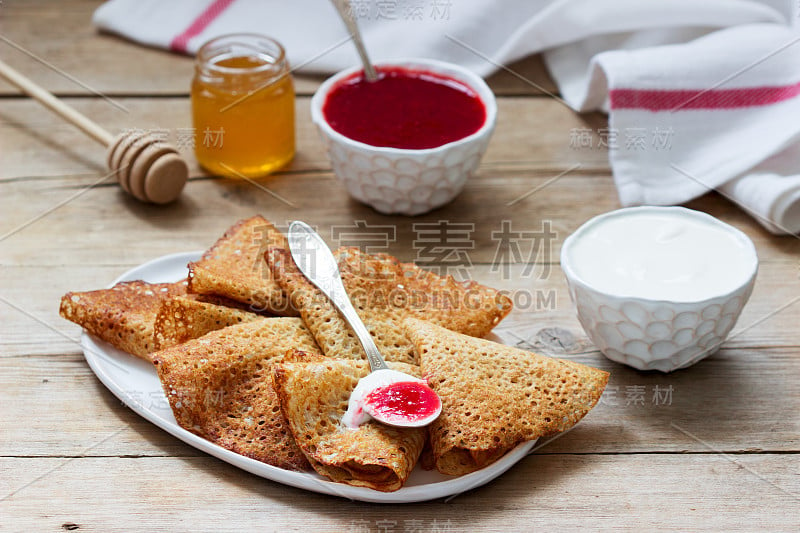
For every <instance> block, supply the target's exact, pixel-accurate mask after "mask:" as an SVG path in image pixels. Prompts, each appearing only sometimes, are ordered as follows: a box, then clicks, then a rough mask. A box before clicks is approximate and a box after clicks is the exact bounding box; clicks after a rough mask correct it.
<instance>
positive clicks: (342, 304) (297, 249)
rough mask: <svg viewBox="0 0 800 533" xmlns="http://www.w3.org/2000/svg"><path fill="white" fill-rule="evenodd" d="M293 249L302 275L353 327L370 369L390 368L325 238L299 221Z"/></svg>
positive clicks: (292, 234) (295, 225)
mask: <svg viewBox="0 0 800 533" xmlns="http://www.w3.org/2000/svg"><path fill="white" fill-rule="evenodd" d="M289 250H290V251H291V253H292V259H294V262H295V264H297V268H299V269H300V272H302V273H303V275H305V277H306V278H308V281H310V282H311V283H313V284H314V286H315V287H317V288H318V289H319V290H321V291H322V292H323V293H324V294H325V296H327V297H328V298H329V299H330V301H331V302H332V303H333V305H334V306H335V307H336V308H337V309H338V310H339V311H340V312H341V313H342V316H344V319H345V320H346V321H347V322H348V323H349V324H350V327H351V328H352V329H353V332H354V333H355V334H356V337H358V340H359V342H360V343H361V346H362V347H363V348H364V352H365V353H366V354H367V360H368V361H369V366H370V369H371V370H372V371H373V372H375V371H376V370H381V369H385V368H389V367H388V366H387V365H386V361H384V360H383V357H382V356H381V352H380V351H379V350H378V347H377V346H376V345H375V341H374V340H372V335H370V334H369V331H368V330H367V327H366V326H365V325H364V323H363V322H362V321H361V318H360V317H359V316H358V313H356V310H355V308H354V307H353V304H352V303H351V302H350V297H349V296H347V292H346V291H345V289H344V285H343V284H342V277H341V275H340V274H339V265H337V264H336V258H335V257H333V254H332V253H331V250H330V248H328V245H327V244H325V241H323V240H322V237H320V236H319V234H318V233H317V232H316V231H314V229H313V228H312V227H311V226H309V225H308V224H306V223H305V222H301V221H299V220H295V221H294V222H292V223H291V224H290V225H289Z"/></svg>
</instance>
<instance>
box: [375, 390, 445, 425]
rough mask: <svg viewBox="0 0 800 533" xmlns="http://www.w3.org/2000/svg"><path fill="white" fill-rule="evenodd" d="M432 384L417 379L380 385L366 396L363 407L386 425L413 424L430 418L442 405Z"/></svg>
mask: <svg viewBox="0 0 800 533" xmlns="http://www.w3.org/2000/svg"><path fill="white" fill-rule="evenodd" d="M441 405H442V404H441V401H440V400H439V397H438V396H437V395H436V393H435V392H433V390H431V388H430V387H428V386H427V385H425V384H424V383H420V382H418V381H399V382H397V383H392V384H390V385H386V386H385V387H380V388H377V389H375V390H373V391H372V392H370V393H369V394H368V395H367V396H366V398H364V409H365V410H366V411H367V412H368V413H369V414H370V415H372V416H373V417H375V418H377V419H378V420H381V421H383V422H385V423H387V424H392V423H398V422H401V423H402V424H403V425H408V424H413V423H415V422H420V421H423V420H425V419H427V418H430V417H431V416H432V415H434V414H435V413H437V412H438V411H439V409H440V408H441Z"/></svg>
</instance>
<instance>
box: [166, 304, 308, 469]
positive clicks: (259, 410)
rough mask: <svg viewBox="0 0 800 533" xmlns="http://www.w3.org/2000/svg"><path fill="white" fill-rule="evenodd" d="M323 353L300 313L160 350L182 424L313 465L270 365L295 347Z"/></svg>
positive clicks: (263, 456)
mask: <svg viewBox="0 0 800 533" xmlns="http://www.w3.org/2000/svg"><path fill="white" fill-rule="evenodd" d="M295 348H297V349H301V350H305V351H308V352H310V353H317V354H318V353H319V349H318V348H317V345H316V343H315V342H314V338H313V337H312V336H311V333H310V332H309V331H308V329H306V327H305V326H304V325H303V323H302V321H301V320H300V319H299V318H288V317H287V318H260V319H258V320H256V321H253V322H247V323H244V324H238V325H235V326H229V327H227V328H223V329H220V330H217V331H213V332H211V333H209V334H207V335H204V336H203V337H200V338H198V339H194V340H191V341H188V342H186V343H184V344H179V345H177V346H173V347H172V348H168V349H166V350H162V351H160V352H156V353H155V354H153V362H154V364H155V365H156V369H157V370H158V377H159V379H160V380H161V384H162V387H163V389H164V394H165V395H166V396H167V398H168V400H169V403H170V406H171V407H172V412H173V414H174V415H175V420H177V422H178V424H179V425H180V426H181V427H183V428H185V429H187V430H189V431H191V432H193V433H195V434H197V435H200V436H201V437H203V438H205V439H208V440H210V441H211V442H214V443H216V444H218V445H220V446H222V447H223V448H227V449H229V450H231V451H233V452H236V453H238V454H241V455H245V456H247V457H251V458H253V459H256V460H258V461H262V462H264V463H267V464H270V465H273V466H277V467H279V468H284V469H288V470H307V469H308V468H309V465H308V462H307V461H306V459H305V456H304V455H303V453H302V452H301V451H300V448H298V447H297V445H296V444H295V442H294V439H293V437H292V435H291V433H290V431H289V428H288V426H287V424H286V419H285V418H284V417H283V414H282V413H281V409H280V404H279V402H278V397H277V395H276V394H275V390H274V389H273V386H272V365H273V364H274V363H276V362H279V361H281V360H282V359H283V357H284V355H285V354H286V353H287V352H288V351H290V350H293V349H295Z"/></svg>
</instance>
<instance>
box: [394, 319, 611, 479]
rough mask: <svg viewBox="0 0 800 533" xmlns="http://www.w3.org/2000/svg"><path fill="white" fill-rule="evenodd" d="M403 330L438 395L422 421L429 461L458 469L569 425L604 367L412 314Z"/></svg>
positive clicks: (584, 407)
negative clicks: (429, 419) (437, 405)
mask: <svg viewBox="0 0 800 533" xmlns="http://www.w3.org/2000/svg"><path fill="white" fill-rule="evenodd" d="M405 331H406V334H407V335H408V338H409V339H411V341H412V342H413V343H414V346H415V349H416V350H417V353H418V354H419V356H420V362H421V368H422V373H423V375H424V376H425V377H426V378H427V379H428V382H429V383H430V386H431V388H433V390H434V391H436V393H437V394H438V395H439V398H441V400H442V414H441V416H439V418H438V419H436V420H435V421H434V422H433V423H432V424H431V425H430V426H429V431H430V438H431V444H432V447H433V455H434V459H435V462H436V468H437V470H439V472H441V473H443V474H450V475H462V474H467V473H469V472H473V471H475V470H479V469H481V468H483V467H485V466H487V465H489V464H491V463H493V462H494V461H496V460H497V459H499V458H500V457H502V456H503V455H504V454H505V453H506V452H507V451H509V450H511V449H512V448H514V447H515V446H516V445H518V444H520V443H522V442H525V441H529V440H534V439H538V438H540V437H545V436H547V435H551V434H554V433H558V432H561V431H564V430H566V429H569V428H570V427H572V426H573V425H575V424H576V423H577V422H578V421H579V420H580V419H581V418H583V417H584V416H585V415H586V414H587V413H588V412H589V411H590V410H591V409H592V408H593V407H594V406H595V404H596V403H597V401H598V400H599V399H600V395H601V394H602V393H603V389H605V386H606V383H607V382H608V372H604V371H602V370H598V369H595V368H592V367H589V366H586V365H582V364H580V363H576V362H573V361H565V360H561V359H555V358H551V357H545V356H543V355H538V354H535V353H532V352H528V351H525V350H519V349H517V348H512V347H510V346H505V345H503V344H498V343H495V342H491V341H488V340H485V339H477V338H473V337H469V336H466V335H461V334H459V333H455V332H452V331H449V330H447V329H444V328H441V327H439V326H436V325H434V324H430V323H427V322H423V321H420V320H413V319H412V320H407V321H406V322H405Z"/></svg>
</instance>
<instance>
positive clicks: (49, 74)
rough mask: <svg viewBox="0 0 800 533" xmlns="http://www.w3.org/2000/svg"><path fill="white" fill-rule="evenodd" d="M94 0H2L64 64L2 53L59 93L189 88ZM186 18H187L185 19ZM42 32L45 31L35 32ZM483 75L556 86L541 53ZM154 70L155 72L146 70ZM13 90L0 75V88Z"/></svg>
mask: <svg viewBox="0 0 800 533" xmlns="http://www.w3.org/2000/svg"><path fill="white" fill-rule="evenodd" d="M101 3H102V2H101V0H60V1H59V2H57V3H53V2H47V1H36V0H34V1H30V0H5V1H4V2H3V4H2V6H1V7H0V9H2V16H3V36H4V37H5V38H7V39H9V40H11V41H13V42H14V43H16V44H17V45H19V46H22V47H24V48H25V49H26V50H29V51H30V52H32V53H33V54H36V55H37V56H39V57H42V58H45V59H46V60H47V61H48V62H49V63H51V64H52V65H54V66H55V67H57V68H58V69H59V70H61V71H63V72H67V73H69V74H70V75H71V76H73V77H74V78H76V79H78V80H79V81H80V82H81V84H77V83H75V82H74V81H71V80H70V79H68V78H67V77H65V76H63V75H62V74H60V73H59V72H57V71H56V70H53V69H51V68H48V67H46V66H44V65H42V64H41V63H38V62H37V61H35V60H33V59H31V58H30V57H28V56H27V55H25V54H23V53H22V52H20V51H18V50H15V49H13V48H11V47H10V46H9V45H8V44H6V43H4V42H0V50H2V53H3V59H4V60H5V61H7V62H8V64H9V65H11V66H12V67H14V68H15V69H17V70H19V71H20V72H22V73H23V74H25V75H26V76H29V77H30V78H32V79H33V80H35V81H36V82H37V83H39V84H40V85H42V86H43V87H44V88H46V89H47V90H49V91H51V92H55V93H57V94H59V95H62V96H65V95H71V96H75V95H92V94H96V93H102V94H104V95H107V96H110V97H114V96H120V95H148V96H154V95H157V96H165V95H172V96H175V95H188V94H189V84H190V81H191V79H192V75H193V72H194V59H193V58H191V57H187V56H183V55H179V54H174V53H170V52H167V51H165V50H159V49H153V48H148V47H145V46H142V45H138V44H135V43H132V42H130V41H127V40H125V39H122V38H120V37H118V36H115V35H111V34H106V33H101V32H99V31H98V30H97V29H95V28H94V26H92V23H91V21H92V13H93V12H94V10H95V9H96V8H97V6H98V5H100V4H101ZM187 25H188V22H187ZM42 35H47V39H41V38H40V36H42ZM506 68H507V69H508V70H500V71H499V72H498V73H497V74H495V75H493V76H491V77H490V78H489V79H488V82H489V85H490V87H491V88H492V90H493V91H494V92H495V93H497V94H501V95H508V94H515V95H543V94H547V93H549V94H553V93H556V92H557V89H556V87H555V85H554V84H553V81H552V79H551V78H550V75H549V74H548V73H547V69H546V67H545V66H544V63H543V62H542V59H541V57H540V56H532V57H530V58H527V59H523V60H521V61H517V62H514V63H512V64H510V65H507V66H506ZM153 72H158V73H159V75H158V76H153V75H152V73H153ZM294 77H295V90H296V92H297V93H298V94H301V95H310V94H313V93H314V91H315V90H316V89H317V87H318V86H319V84H320V83H321V82H322V80H324V79H325V76H321V75H308V74H296V75H295V76H294ZM15 94H19V91H18V90H17V89H15V88H14V87H12V86H10V85H8V84H7V83H5V82H3V81H2V80H0V95H15Z"/></svg>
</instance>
